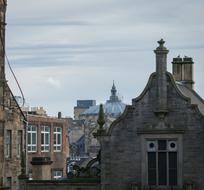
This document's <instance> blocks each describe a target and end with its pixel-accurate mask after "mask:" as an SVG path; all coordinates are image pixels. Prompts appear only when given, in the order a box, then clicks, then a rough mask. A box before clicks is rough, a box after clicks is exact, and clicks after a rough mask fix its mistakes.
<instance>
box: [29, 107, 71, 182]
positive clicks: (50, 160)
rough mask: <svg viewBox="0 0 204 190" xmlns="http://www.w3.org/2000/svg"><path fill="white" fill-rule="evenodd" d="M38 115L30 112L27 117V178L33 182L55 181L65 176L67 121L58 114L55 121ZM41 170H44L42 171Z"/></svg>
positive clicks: (67, 153)
mask: <svg viewBox="0 0 204 190" xmlns="http://www.w3.org/2000/svg"><path fill="white" fill-rule="evenodd" d="M37 113H38V114H37ZM39 113H41V112H34V111H33V110H32V111H31V112H28V114H27V119H28V126H27V150H28V167H29V173H30V174H29V175H30V178H31V176H32V179H36V180H37V179H39V180H40V179H41V180H43V179H44V180H45V179H47V180H51V179H58V178H61V177H63V176H66V160H67V158H68V156H69V142H68V134H67V131H68V127H69V119H68V118H62V117H61V113H59V114H58V117H50V116H47V115H44V114H39ZM42 113H44V112H42ZM42 167H44V168H46V169H42V171H41V168H42ZM39 168H40V169H39ZM36 174H37V175H36Z"/></svg>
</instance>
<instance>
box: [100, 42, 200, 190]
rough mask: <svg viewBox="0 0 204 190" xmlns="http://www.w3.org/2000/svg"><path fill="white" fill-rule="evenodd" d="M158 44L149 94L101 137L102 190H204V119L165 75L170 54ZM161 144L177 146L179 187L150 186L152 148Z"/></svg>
mask: <svg viewBox="0 0 204 190" xmlns="http://www.w3.org/2000/svg"><path fill="white" fill-rule="evenodd" d="M159 44H160V45H159V47H158V48H157V49H156V50H155V53H156V68H157V69H156V72H155V73H153V74H152V75H151V76H150V78H149V81H148V84H147V86H146V87H145V89H144V91H143V92H142V94H141V95H140V96H139V97H138V98H135V99H133V100H132V105H131V106H127V107H126V109H125V112H124V113H123V114H122V116H120V117H119V118H118V119H117V120H115V121H114V122H113V124H112V125H111V126H110V129H109V131H108V133H106V134H104V133H102V134H101V135H99V136H98V138H99V140H100V142H101V172H102V173H101V185H102V190H129V189H131V186H132V184H134V186H135V188H136V187H139V189H142V190H143V189H161V188H162V189H168V188H169V189H170V188H173V189H182V188H185V187H186V185H187V184H189V183H192V185H193V186H194V187H195V188H196V189H197V190H203V189H204V115H203V114H202V113H201V110H199V107H198V105H195V104H192V102H191V97H187V96H184V93H182V91H181V90H180V89H179V88H178V87H177V85H176V83H175V80H174V78H173V76H172V75H171V74H170V73H168V72H167V71H166V55H167V53H168V50H167V49H166V48H165V47H164V46H163V44H164V41H163V40H161V41H159ZM189 90H192V89H189ZM193 93H194V96H196V97H197V98H200V97H199V96H198V95H197V94H196V93H195V92H193ZM194 98H195V97H194ZM201 103H202V104H204V103H203V100H202V101H201ZM158 140H164V141H165V140H167V143H169V142H172V141H175V142H176V143H177V145H176V146H177V147H176V153H177V161H176V162H177V163H176V164H177V172H176V175H177V177H176V178H177V179H176V180H177V182H176V183H175V185H169V184H170V182H169V181H170V178H168V179H167V182H166V183H167V184H166V185H163V186H160V185H159V184H157V185H149V184H148V183H149V182H148V172H149V171H148V158H147V155H148V150H147V145H148V142H149V141H150V142H151V141H152V142H156V141H158ZM170 151H171V150H170ZM157 164H158V165H159V162H158V163H157ZM169 167H170V166H169ZM155 174H156V173H155ZM167 175H170V174H167ZM157 177H158V176H157ZM149 178H150V177H149ZM157 182H158V179H157ZM168 183H169V184H168ZM135 184H136V185H135ZM132 188H133V187H132Z"/></svg>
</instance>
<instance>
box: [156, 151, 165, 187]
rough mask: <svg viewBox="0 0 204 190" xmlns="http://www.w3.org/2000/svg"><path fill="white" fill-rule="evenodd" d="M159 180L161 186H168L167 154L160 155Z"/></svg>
mask: <svg viewBox="0 0 204 190" xmlns="http://www.w3.org/2000/svg"><path fill="white" fill-rule="evenodd" d="M158 178H159V185H167V179H166V178H167V153H166V152H159V153H158Z"/></svg>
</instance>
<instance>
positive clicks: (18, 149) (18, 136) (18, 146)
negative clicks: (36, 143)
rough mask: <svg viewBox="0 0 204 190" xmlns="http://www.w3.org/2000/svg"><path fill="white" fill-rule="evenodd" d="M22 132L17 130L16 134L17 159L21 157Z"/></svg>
mask: <svg viewBox="0 0 204 190" xmlns="http://www.w3.org/2000/svg"><path fill="white" fill-rule="evenodd" d="M22 137H23V135H22V131H21V130H18V134H17V157H21V152H22Z"/></svg>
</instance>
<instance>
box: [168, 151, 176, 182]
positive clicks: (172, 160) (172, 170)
mask: <svg viewBox="0 0 204 190" xmlns="http://www.w3.org/2000/svg"><path fill="white" fill-rule="evenodd" d="M169 185H177V153H176V152H169Z"/></svg>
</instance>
